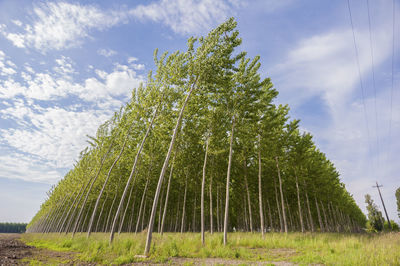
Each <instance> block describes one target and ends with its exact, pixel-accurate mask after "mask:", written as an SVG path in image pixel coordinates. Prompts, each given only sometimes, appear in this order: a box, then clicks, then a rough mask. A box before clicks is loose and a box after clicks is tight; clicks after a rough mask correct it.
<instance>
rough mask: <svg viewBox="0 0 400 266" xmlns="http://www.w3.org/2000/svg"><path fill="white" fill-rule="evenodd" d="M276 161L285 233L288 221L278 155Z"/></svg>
mask: <svg viewBox="0 0 400 266" xmlns="http://www.w3.org/2000/svg"><path fill="white" fill-rule="evenodd" d="M275 161H276V169H277V170H278V179H279V191H280V193H281V203H282V216H283V225H284V226H285V233H287V231H288V228H287V222H286V212H285V203H284V201H283V190H282V179H281V171H280V170H279V162H278V157H277V156H275Z"/></svg>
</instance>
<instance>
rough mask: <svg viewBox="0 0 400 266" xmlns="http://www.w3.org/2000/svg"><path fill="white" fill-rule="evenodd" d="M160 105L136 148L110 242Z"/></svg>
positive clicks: (158, 105)
mask: <svg viewBox="0 0 400 266" xmlns="http://www.w3.org/2000/svg"><path fill="white" fill-rule="evenodd" d="M160 106H161V101H160V103H159V104H157V107H156V110H155V111H154V114H153V117H152V118H151V121H150V124H149V126H148V127H147V130H146V134H145V135H144V137H143V139H142V142H141V143H140V147H139V150H138V152H137V154H136V156H135V161H134V163H133V166H132V171H131V174H130V175H129V178H128V181H127V182H126V185H125V189H124V192H123V193H122V197H121V200H120V202H119V206H118V209H117V213H116V214H115V217H114V222H113V225H112V228H111V233H110V243H112V241H113V239H114V231H115V226H116V223H117V219H118V215H119V213H120V211H121V208H122V205H123V203H124V199H125V197H126V193H127V191H128V187H129V185H130V183H131V181H132V177H133V174H134V173H135V170H136V165H137V162H138V161H139V157H140V154H141V153H142V150H143V146H144V143H145V142H146V139H147V136H148V135H149V133H150V130H151V128H152V127H153V123H154V120H155V118H156V116H157V111H158V108H159V107H160Z"/></svg>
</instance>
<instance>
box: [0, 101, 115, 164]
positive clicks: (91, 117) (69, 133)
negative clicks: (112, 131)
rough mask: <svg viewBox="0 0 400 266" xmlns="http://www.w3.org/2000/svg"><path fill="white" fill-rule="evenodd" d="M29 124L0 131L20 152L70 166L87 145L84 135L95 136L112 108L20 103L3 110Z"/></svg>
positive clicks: (4, 139)
mask: <svg viewBox="0 0 400 266" xmlns="http://www.w3.org/2000/svg"><path fill="white" fill-rule="evenodd" d="M1 113H2V114H6V115H7V116H8V117H12V118H15V119H17V120H21V119H25V120H26V121H28V123H29V126H28V127H22V128H18V129H6V130H1V131H0V134H1V136H2V139H3V141H5V142H6V143H7V144H8V145H10V146H12V147H14V148H16V149H18V150H19V151H22V152H25V153H28V154H32V155H34V156H37V157H38V158H40V159H42V160H45V161H47V162H48V166H49V167H50V166H52V167H55V168H63V167H71V166H72V163H73V161H74V159H75V158H77V156H78V154H79V151H80V150H82V148H83V147H84V146H85V135H86V134H90V135H94V134H95V132H96V129H97V127H98V126H99V125H100V124H101V123H103V122H104V121H105V120H107V119H108V118H109V116H110V115H111V112H110V111H95V110H90V111H87V110H85V111H82V112H76V111H68V110H65V109H62V108H58V107H50V108H40V107H39V108H38V107H37V106H29V107H28V106H22V107H21V106H18V105H15V106H13V107H10V108H7V109H5V110H2V111H1Z"/></svg>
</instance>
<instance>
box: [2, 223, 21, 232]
mask: <svg viewBox="0 0 400 266" xmlns="http://www.w3.org/2000/svg"><path fill="white" fill-rule="evenodd" d="M26 226H27V224H26V223H0V233H24V232H25V230H26Z"/></svg>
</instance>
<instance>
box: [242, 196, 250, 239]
mask: <svg viewBox="0 0 400 266" xmlns="http://www.w3.org/2000/svg"><path fill="white" fill-rule="evenodd" d="M246 205H247V200H246V196H245V195H244V194H243V209H244V215H243V219H244V226H245V229H246V232H248V231H249V224H248V222H247V207H246Z"/></svg>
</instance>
